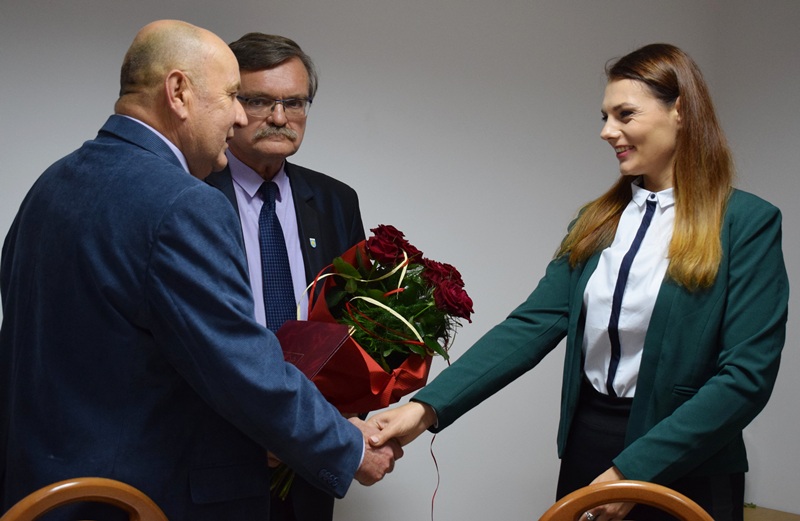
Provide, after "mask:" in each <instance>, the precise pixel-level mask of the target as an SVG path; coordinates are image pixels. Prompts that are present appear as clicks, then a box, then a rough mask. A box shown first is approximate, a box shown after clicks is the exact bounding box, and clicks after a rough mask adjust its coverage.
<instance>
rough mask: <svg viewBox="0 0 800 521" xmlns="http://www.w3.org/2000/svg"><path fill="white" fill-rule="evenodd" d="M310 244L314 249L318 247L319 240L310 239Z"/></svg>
mask: <svg viewBox="0 0 800 521" xmlns="http://www.w3.org/2000/svg"><path fill="white" fill-rule="evenodd" d="M308 243H309V244H310V245H311V247H312V248H316V247H317V240H316V239H315V238H314V237H309V239H308Z"/></svg>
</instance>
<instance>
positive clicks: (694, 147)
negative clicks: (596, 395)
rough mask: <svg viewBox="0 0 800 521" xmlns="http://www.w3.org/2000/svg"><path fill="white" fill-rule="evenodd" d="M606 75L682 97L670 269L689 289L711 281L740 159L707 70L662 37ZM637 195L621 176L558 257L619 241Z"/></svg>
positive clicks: (575, 256) (668, 99)
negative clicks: (719, 112)
mask: <svg viewBox="0 0 800 521" xmlns="http://www.w3.org/2000/svg"><path fill="white" fill-rule="evenodd" d="M606 77H607V78H608V81H609V82H612V81H616V80H622V79H629V80H635V81H640V82H642V83H643V84H644V85H646V86H647V87H648V89H649V90H650V92H651V93H652V94H653V96H655V97H656V98H657V99H659V100H660V101H661V102H662V103H664V104H665V105H666V106H672V105H673V104H675V103H676V102H678V99H679V98H680V108H679V112H680V115H681V127H680V128H679V129H678V134H677V143H676V150H675V157H676V159H675V165H674V176H673V188H674V193H675V228H674V231H673V234H672V241H671V242H670V245H669V253H668V256H669V259H670V263H669V268H668V270H667V275H668V276H669V277H670V278H672V279H673V280H675V281H676V282H677V283H679V284H681V285H683V286H685V287H687V288H689V289H696V288H698V287H708V286H710V285H711V284H713V282H714V279H715V278H716V275H717V270H718V268H719V263H720V260H721V259H722V245H721V243H720V231H721V228H722V219H723V214H724V212H725V205H726V203H727V200H728V196H729V195H730V191H731V186H732V183H733V159H732V156H731V152H730V149H729V148H728V144H727V140H726V139H725V135H724V133H723V132H722V128H721V127H720V125H719V121H718V120H717V116H716V113H715V112H714V105H713V103H712V101H711V96H710V95H709V93H708V87H707V86H706V83H705V80H704V79H703V75H702V73H701V72H700V69H699V68H698V67H697V64H696V63H695V62H694V60H692V58H691V57H689V55H687V54H686V53H685V52H683V51H682V50H680V49H678V48H677V47H675V46H674V45H669V44H663V43H657V44H651V45H647V46H645V47H642V48H640V49H638V50H636V51H634V52H632V53H630V54H628V55H626V56H623V57H622V58H620V59H618V60H616V61H615V62H613V63H610V64H609V65H608V66H607V67H606ZM630 200H631V188H630V181H629V180H628V179H626V178H624V177H623V178H620V179H619V180H618V181H617V182H616V183H615V184H614V186H612V187H611V189H609V190H608V191H607V192H606V193H605V194H603V195H601V196H600V197H599V198H597V199H595V200H594V201H592V202H590V203H588V204H587V205H586V206H584V207H583V209H582V210H581V212H580V215H579V216H578V219H577V220H576V222H575V224H574V226H573V227H572V228H571V229H570V231H569V233H568V234H567V237H566V238H565V239H564V242H563V243H562V244H561V247H560V248H559V250H558V252H557V253H556V256H557V257H558V256H562V255H569V262H570V265H571V266H573V267H574V266H576V265H577V264H579V263H581V262H584V261H586V260H587V259H588V258H589V257H591V256H592V255H593V254H594V253H595V252H597V251H599V250H601V249H603V248H605V247H607V246H608V245H609V244H611V242H612V240H613V239H614V234H615V233H616V229H617V224H618V223H619V218H620V215H621V214H622V211H623V210H624V209H625V206H626V205H627V204H628V202H629V201H630Z"/></svg>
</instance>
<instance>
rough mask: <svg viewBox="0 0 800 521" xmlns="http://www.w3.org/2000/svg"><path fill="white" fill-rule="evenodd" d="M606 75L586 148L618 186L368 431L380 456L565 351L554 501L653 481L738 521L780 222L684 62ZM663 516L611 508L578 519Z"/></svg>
mask: <svg viewBox="0 0 800 521" xmlns="http://www.w3.org/2000/svg"><path fill="white" fill-rule="evenodd" d="M606 74H607V79H608V82H607V84H606V89H605V95H604V98H603V104H602V114H603V119H604V121H605V123H604V125H603V129H602V131H601V137H602V138H603V139H604V140H605V141H607V142H608V143H609V144H610V145H611V147H613V150H614V153H615V155H616V157H617V159H618V161H619V169H620V173H621V174H622V175H621V177H620V178H619V179H618V181H617V182H616V183H615V184H614V185H613V186H612V187H611V188H610V189H609V190H608V191H607V192H606V193H604V194H603V195H601V196H600V197H598V198H597V199H595V200H594V201H591V202H590V203H588V204H587V205H585V206H584V207H583V208H582V209H581V210H580V212H579V213H578V216H577V218H576V219H575V220H574V221H573V223H572V224H571V225H570V227H569V229H568V232H567V235H566V237H565V239H564V240H563V242H562V244H561V245H560V247H559V248H558V250H557V252H556V255H555V258H554V259H553V260H552V261H551V263H550V265H549V266H548V267H547V270H546V273H545V275H544V277H543V278H542V279H541V281H540V282H539V284H538V286H537V287H536V289H535V290H534V291H533V292H532V293H531V295H530V296H529V297H528V299H527V300H526V301H525V302H523V303H522V304H521V305H520V306H519V307H517V308H516V309H515V310H514V311H512V312H511V314H510V315H509V316H508V318H507V319H506V320H504V321H503V322H501V323H500V324H498V325H497V326H495V327H494V328H492V329H491V330H490V331H489V332H488V333H487V334H486V335H484V336H483V338H481V339H480V340H479V341H478V342H476V344H475V345H473V346H472V347H471V348H470V349H469V350H468V351H467V352H466V353H464V355H462V356H461V357H460V358H459V359H458V360H457V361H456V362H455V363H453V365H452V366H451V367H449V368H447V369H445V370H444V371H442V373H441V374H440V375H439V376H438V377H437V378H435V379H434V380H433V381H432V382H430V383H429V384H428V386H427V387H426V388H424V389H422V390H421V391H419V392H418V393H417V394H416V395H415V397H414V398H413V401H412V402H411V403H409V404H407V405H404V406H402V407H398V408H395V409H392V410H389V411H386V412H384V413H381V414H379V415H377V416H375V417H374V418H373V419H372V421H374V422H375V423H376V424H377V425H378V426H379V427H380V428H382V429H383V432H382V433H381V436H380V437H379V439H378V441H377V443H383V442H384V441H385V440H388V439H390V438H393V437H396V438H398V439H399V440H400V441H401V443H408V442H410V441H411V440H413V439H414V438H416V437H417V436H419V434H421V433H422V432H423V431H424V430H425V429H431V430H433V431H439V430H441V429H444V428H445V427H447V426H449V425H450V424H452V423H453V422H454V421H455V420H456V419H457V418H458V417H460V416H461V415H462V414H464V413H466V412H467V411H468V410H470V409H471V408H472V407H475V406H476V405H477V404H479V403H480V402H481V401H483V400H484V399H486V398H488V397H489V396H491V395H492V394H493V393H495V392H497V391H498V390H499V389H501V388H503V387H504V386H505V385H507V384H508V383H510V382H511V381H513V380H514V379H516V378H517V377H519V376H520V375H522V374H523V373H524V372H526V371H528V370H529V369H531V368H533V367H534V366H535V365H536V364H538V362H539V361H540V360H541V359H542V358H543V357H544V356H545V355H546V354H547V353H549V352H550V351H551V350H553V349H554V348H555V347H556V346H557V345H558V344H559V343H560V342H561V340H562V339H564V338H565V337H566V356H565V361H564V380H563V388H562V394H561V398H562V406H561V418H560V424H559V432H558V452H559V457H560V458H561V470H560V473H559V478H558V485H557V497H559V498H560V497H562V496H564V495H566V494H568V493H570V492H572V491H574V490H576V489H578V488H581V487H583V486H585V485H588V484H590V483H593V482H602V481H610V480H619V479H634V480H641V481H651V482H655V483H660V484H663V485H666V486H669V487H671V488H673V489H675V490H678V491H679V492H682V493H683V494H685V495H687V496H688V497H690V498H692V499H693V500H695V501H696V502H698V503H699V504H700V505H701V506H702V507H703V508H705V509H706V510H707V511H708V512H709V513H710V514H711V516H712V517H713V518H714V519H716V520H718V521H719V520H741V519H742V517H743V510H742V506H743V502H744V473H745V472H746V471H747V465H748V464H747V456H746V451H745V446H744V442H743V439H742V430H743V429H744V427H745V426H746V425H747V424H749V423H750V422H751V421H752V420H753V418H755V416H756V415H757V414H758V413H759V412H760V411H761V410H762V409H763V407H764V406H765V405H766V403H767V400H768V399H769V396H770V393H771V392H772V388H773V386H774V383H775V378H776V376H777V372H778V365H779V361H780V353H781V349H782V348H783V344H784V340H785V333H786V317H787V306H788V295H789V283H788V278H787V275H786V268H785V266H784V261H783V253H782V248H781V214H780V211H779V210H778V209H777V208H775V207H774V206H772V205H771V204H769V203H767V202H766V201H764V200H762V199H760V198H758V197H756V196H754V195H752V194H749V193H746V192H743V191H740V190H737V189H735V188H733V186H732V183H733V178H734V171H733V169H734V168H733V161H732V158H731V152H730V149H729V148H728V145H727V143H726V139H725V136H724V133H723V132H722V129H721V128H720V125H719V122H718V120H717V117H716V114H715V112H714V107H713V104H712V101H711V97H710V95H709V92H708V87H707V86H706V83H705V80H704V79H703V76H702V74H701V72H700V69H699V68H698V67H697V65H696V63H695V62H694V61H693V60H692V59H691V58H690V57H689V56H688V55H687V54H686V53H684V52H683V51H682V50H680V49H678V48H677V47H675V46H672V45H668V44H651V45H647V46H645V47H642V48H640V49H638V50H636V51H634V52H632V53H630V54H628V55H626V56H624V57H622V58H620V59H618V60H616V61H614V62H612V63H610V64H609V65H608V66H607V69H606ZM632 508H633V510H631V509H632ZM661 516H663V514H662V513H661V512H659V511H656V510H653V509H648V508H647V507H643V506H636V507H635V508H634V505H633V504H627V503H617V504H609V505H603V506H600V507H597V508H593V509H591V510H590V511H589V512H587V513H585V514H584V515H583V517H582V519H586V520H587V521H607V520H611V519H623V518H624V519H648V520H651V519H660V518H661Z"/></svg>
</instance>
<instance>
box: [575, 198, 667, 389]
mask: <svg viewBox="0 0 800 521" xmlns="http://www.w3.org/2000/svg"><path fill="white" fill-rule="evenodd" d="M631 186H632V189H633V198H632V200H631V202H630V203H628V206H627V207H626V208H625V210H624V211H623V213H622V217H621V218H620V221H619V226H618V227H617V233H616V235H615V237H614V242H613V243H612V244H611V246H609V247H608V248H606V249H605V250H603V251H602V253H601V254H600V260H599V262H598V264H597V269H595V271H594V273H593V274H592V276H591V277H590V278H589V282H588V283H587V285H586V290H585V291H584V294H583V306H584V310H585V311H586V325H585V332H584V336H583V353H584V355H585V360H586V362H585V366H584V371H585V374H586V377H587V379H588V380H589V382H591V384H592V386H593V387H594V388H595V389H596V390H597V391H599V392H601V393H603V394H608V391H607V390H606V379H607V377H608V371H609V362H610V360H611V341H610V340H609V336H608V322H609V318H610V315H611V303H612V299H613V297H614V287H615V285H616V282H617V275H618V273H619V269H620V264H621V263H622V258H623V257H624V256H625V254H626V253H627V252H628V249H630V246H631V243H632V242H633V238H634V236H635V235H636V232H637V230H638V229H639V224H640V223H641V221H642V217H643V216H644V212H645V207H646V201H647V199H648V197H650V198H651V199H653V198H654V199H655V200H656V202H657V205H656V210H655V213H654V214H653V220H652V221H651V223H650V226H649V228H648V229H647V233H646V234H645V236H644V239H643V240H642V244H641V247H640V248H639V251H638V252H637V253H636V256H635V257H634V259H633V264H632V265H631V268H630V274H629V275H628V282H627V284H626V286H625V291H624V293H623V297H622V308H621V310H620V318H619V339H620V346H621V358H620V362H619V366H618V367H617V371H616V374H615V377H614V384H613V388H614V391H615V392H616V394H617V396H619V397H625V398H632V397H633V396H634V394H635V393H636V381H637V378H638V376H639V365H640V362H641V359H642V348H643V346H644V338H645V335H646V334H647V328H648V325H649V324H650V316H651V315H652V314H653V307H654V306H655V302H656V297H657V296H658V291H659V289H660V288H661V283H662V282H663V280H664V275H665V274H666V272H667V266H668V264H669V259H668V258H667V252H668V249H669V243H670V240H671V239H672V229H673V224H674V221H675V200H674V197H673V189H672V188H669V189H667V190H663V191H661V192H657V193H653V192H649V191H647V190H645V189H644V188H642V187H640V186H638V185H636V184H632V185H631Z"/></svg>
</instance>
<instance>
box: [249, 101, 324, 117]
mask: <svg viewBox="0 0 800 521" xmlns="http://www.w3.org/2000/svg"><path fill="white" fill-rule="evenodd" d="M236 97H237V98H238V99H239V101H240V102H241V104H242V107H244V111H245V112H247V113H248V114H249V115H250V116H253V117H254V118H263V117H264V116H266V115H267V114H271V113H272V112H274V111H275V106H276V105H277V104H278V103H280V104H281V105H283V112H284V113H285V114H286V116H289V117H292V116H293V117H301V116H307V115H308V109H309V108H311V101H312V100H311V98H286V99H273V98H246V97H244V96H236Z"/></svg>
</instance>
